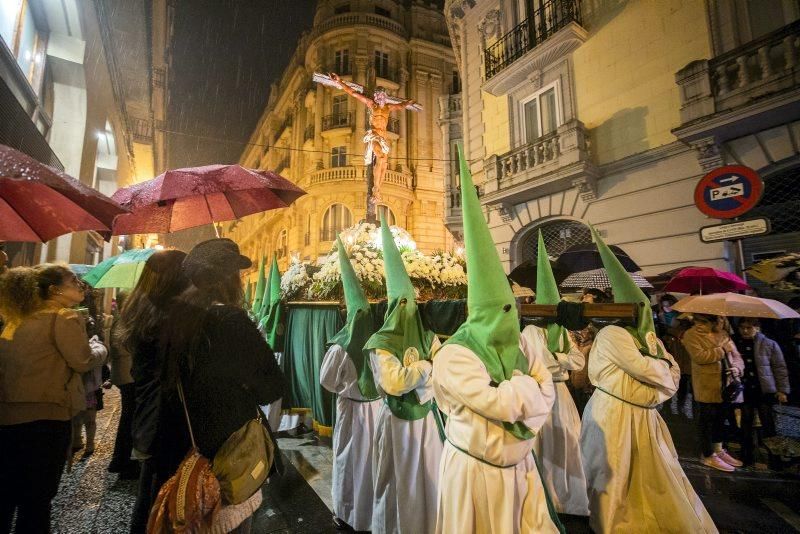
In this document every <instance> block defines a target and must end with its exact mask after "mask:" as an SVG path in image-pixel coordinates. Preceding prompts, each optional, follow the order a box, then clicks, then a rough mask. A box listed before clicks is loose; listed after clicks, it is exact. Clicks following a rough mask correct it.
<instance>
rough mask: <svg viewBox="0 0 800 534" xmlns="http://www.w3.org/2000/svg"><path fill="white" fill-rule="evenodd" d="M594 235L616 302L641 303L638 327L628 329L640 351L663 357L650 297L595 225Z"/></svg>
mask: <svg viewBox="0 0 800 534" xmlns="http://www.w3.org/2000/svg"><path fill="white" fill-rule="evenodd" d="M592 236H593V237H594V241H595V243H597V250H598V252H600V258H601V259H602V260H603V266H604V267H605V269H606V273H608V279H609V280H610V281H611V289H612V290H613V292H614V302H635V303H637V304H639V318H638V319H639V320H638V321H637V322H636V328H633V327H630V326H629V327H627V328H626V330H627V331H628V332H630V334H631V335H632V336H633V339H634V340H635V341H636V346H637V347H638V348H639V352H641V353H642V354H644V355H645V356H650V357H653V358H663V357H664V352H663V351H662V349H661V345H660V344H659V343H658V338H657V337H656V327H655V324H654V323H653V312H652V311H651V309H650V299H648V298H647V295H645V294H644V292H643V291H642V290H641V289H640V288H639V286H637V285H636V282H634V281H633V278H631V275H630V274H628V271H626V270H625V267H623V266H622V263H620V261H619V259H618V258H617V257H616V256H615V255H614V253H613V252H611V249H610V248H608V245H606V244H605V242H603V240H602V239H601V238H600V235H599V234H598V233H597V230H595V228H594V227H592Z"/></svg>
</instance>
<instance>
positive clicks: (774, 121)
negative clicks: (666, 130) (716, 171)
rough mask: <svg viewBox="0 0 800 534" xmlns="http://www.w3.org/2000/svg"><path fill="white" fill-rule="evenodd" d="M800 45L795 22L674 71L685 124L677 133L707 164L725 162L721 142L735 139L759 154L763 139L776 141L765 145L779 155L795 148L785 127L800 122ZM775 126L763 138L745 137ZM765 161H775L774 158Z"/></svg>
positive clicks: (798, 30)
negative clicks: (799, 83)
mask: <svg viewBox="0 0 800 534" xmlns="http://www.w3.org/2000/svg"><path fill="white" fill-rule="evenodd" d="M799 43H800V21H796V22H793V23H791V24H788V25H786V26H784V27H782V28H780V29H778V30H776V31H774V32H772V33H770V34H767V35H765V36H763V37H761V38H759V39H756V40H754V41H751V42H749V43H747V44H745V45H743V46H740V47H739V48H736V49H734V50H731V51H729V52H726V53H725V54H722V55H719V56H717V57H715V58H712V59H710V60H706V59H703V60H698V61H693V62H692V63H689V64H688V65H687V66H686V67H684V68H683V69H681V70H679V71H678V72H677V73H676V74H675V79H676V83H677V84H678V87H679V89H680V97H681V123H682V124H681V126H679V127H678V128H675V129H674V130H673V133H674V134H675V135H676V136H677V137H678V138H679V139H681V140H682V141H684V142H686V143H688V144H690V145H692V146H694V147H695V148H697V149H698V150H699V158H700V162H701V164H702V165H703V166H704V167H709V168H713V167H714V166H717V165H719V164H721V162H722V159H721V156H720V153H721V150H720V148H719V145H721V144H723V143H725V142H726V141H728V140H732V139H737V138H739V139H741V140H740V141H737V143H738V144H739V145H742V146H743V145H747V146H748V147H750V146H752V148H753V149H754V150H755V152H761V148H764V144H765V143H766V144H769V145H771V144H775V147H773V146H768V147H766V148H768V149H769V150H770V151H771V152H776V154H777V153H780V154H779V155H783V153H784V152H786V150H784V149H783V148H782V147H784V145H785V146H792V147H793V146H794V140H793V139H791V137H792V136H791V135H789V132H788V131H785V132H784V131H783V130H785V127H784V126H783V125H785V124H788V123H789V122H792V121H796V120H800V109H798V106H797V101H798V99H800V87H799V86H798V83H797V80H798V76H800V60H799V59H798V56H800V47H799V46H798V44H799ZM775 128H777V129H776V130H773V131H772V132H771V133H770V134H768V135H766V136H765V138H764V139H760V140H759V139H755V138H753V139H752V142H751V141H747V140H744V138H743V136H744V137H747V136H750V137H752V136H753V135H755V134H756V133H758V132H760V131H765V130H770V129H775ZM784 139H785V141H784ZM776 147H778V148H777V149H776ZM740 148H741V147H740ZM734 152H736V150H734ZM743 152H750V151H749V149H748V150H744V149H743ZM787 154H788V152H787ZM758 159H759V161H760V159H761V158H758ZM766 159H767V160H776V161H777V159H776V157H773V156H769V157H766ZM779 159H780V158H779ZM741 163H742V164H748V165H752V164H756V163H755V161H754V162H744V161H742V162H741ZM760 166H763V164H759V165H758V166H757V167H756V168H758V167H760Z"/></svg>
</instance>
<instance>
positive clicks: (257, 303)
mask: <svg viewBox="0 0 800 534" xmlns="http://www.w3.org/2000/svg"><path fill="white" fill-rule="evenodd" d="M266 285H267V284H266V280H265V279H264V256H261V261H260V262H259V263H258V281H257V282H256V293H255V295H253V308H252V315H253V319H254V320H255V321H256V322H258V320H259V319H261V300H262V299H263V298H264V288H265V287H266Z"/></svg>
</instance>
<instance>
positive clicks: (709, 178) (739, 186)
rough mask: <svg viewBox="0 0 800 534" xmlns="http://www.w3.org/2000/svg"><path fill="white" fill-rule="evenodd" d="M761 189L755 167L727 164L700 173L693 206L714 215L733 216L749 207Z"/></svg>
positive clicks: (756, 202) (746, 210)
mask: <svg viewBox="0 0 800 534" xmlns="http://www.w3.org/2000/svg"><path fill="white" fill-rule="evenodd" d="M763 192H764V182H762V181H761V177H759V176H758V174H757V173H756V171H754V170H753V169H751V168H749V167H744V166H742V165H727V166H725V167H720V168H719V169H714V170H713V171H711V172H710V173H708V174H706V175H705V176H703V178H702V179H701V180H700V182H698V184H697V187H695V190H694V203H695V205H696V206H697V209H699V210H700V211H702V212H703V213H705V214H706V215H708V216H709V217H714V218H715V219H733V218H735V217H739V216H740V215H743V214H745V213H747V212H748V211H750V210H751V209H753V208H754V207H755V206H756V204H758V201H759V200H761V194H762V193H763Z"/></svg>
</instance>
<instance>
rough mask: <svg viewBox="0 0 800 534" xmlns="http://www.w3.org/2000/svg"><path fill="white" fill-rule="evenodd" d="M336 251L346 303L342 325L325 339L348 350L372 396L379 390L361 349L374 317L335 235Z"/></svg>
mask: <svg viewBox="0 0 800 534" xmlns="http://www.w3.org/2000/svg"><path fill="white" fill-rule="evenodd" d="M336 247H337V249H338V255H339V270H340V271H341V273H342V287H343V288H344V303H345V306H347V319H346V320H345V324H344V327H342V329H341V330H339V332H338V333H337V334H336V335H335V336H333V337H332V338H331V339H330V340H328V345H339V346H341V347H343V348H344V349H345V351H347V355H348V356H349V358H350V360H351V361H352V362H353V364H354V365H355V368H356V372H357V373H358V389H359V391H360V392H361V395H362V396H363V397H364V398H365V399H375V398H377V397H378V391H377V389H376V388H375V379H374V377H373V375H372V369H370V366H369V360H368V357H367V355H366V354H365V351H364V345H365V344H366V343H367V340H368V339H369V338H370V337H371V336H372V334H374V333H375V321H374V317H373V315H372V310H371V309H370V306H369V301H368V300H367V296H366V295H365V294H364V290H363V289H362V288H361V283H360V282H359V281H358V277H357V276H356V271H355V270H354V269H353V265H352V264H351V263H350V258H349V257H348V255H347V252H346V251H345V248H344V245H343V244H342V240H341V239H340V238H339V237H337V238H336Z"/></svg>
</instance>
